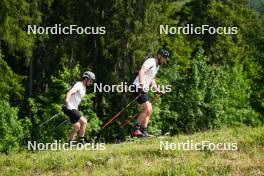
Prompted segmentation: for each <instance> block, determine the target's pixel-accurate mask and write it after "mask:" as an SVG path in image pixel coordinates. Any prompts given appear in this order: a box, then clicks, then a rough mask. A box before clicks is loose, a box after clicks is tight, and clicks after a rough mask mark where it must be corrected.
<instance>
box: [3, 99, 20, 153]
mask: <svg viewBox="0 0 264 176" xmlns="http://www.w3.org/2000/svg"><path fill="white" fill-rule="evenodd" d="M0 107H1V108H0V136H1V138H0V152H5V153H9V152H11V151H16V150H18V149H19V145H20V144H21V141H22V139H23V135H24V131H23V127H22V124H21V122H20V121H19V120H18V116H17V112H18V109H17V108H14V107H11V106H10V105H9V103H8V102H7V101H5V100H1V101H0Z"/></svg>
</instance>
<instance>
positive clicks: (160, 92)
mask: <svg viewBox="0 0 264 176" xmlns="http://www.w3.org/2000/svg"><path fill="white" fill-rule="evenodd" d="M165 93H166V92H165V91H158V92H157V94H159V95H160V96H162V95H164V94H165Z"/></svg>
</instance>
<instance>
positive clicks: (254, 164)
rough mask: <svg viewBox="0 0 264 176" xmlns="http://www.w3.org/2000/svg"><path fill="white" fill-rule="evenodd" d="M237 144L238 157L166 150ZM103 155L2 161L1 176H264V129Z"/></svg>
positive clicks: (141, 144)
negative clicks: (171, 146) (187, 145)
mask: <svg viewBox="0 0 264 176" xmlns="http://www.w3.org/2000/svg"><path fill="white" fill-rule="evenodd" d="M187 140H189V141H190V140H192V142H193V143H197V142H201V141H205V140H207V141H210V142H213V143H220V142H221V143H228V142H231V143H237V148H238V150H237V151H210V150H208V149H204V150H200V151H194V150H191V151H183V150H160V141H163V142H165V141H168V143H170V144H171V143H180V142H186V141H187ZM105 147H106V149H105V150H102V151H87V150H86V151H85V150H83V151H77V150H73V151H38V152H28V151H23V152H20V153H12V154H9V155H4V154H1V156H0V175H108V176H111V175H210V176H211V175H221V176H222V175H237V176H238V175H239V176H240V175H245V176H247V175H259V176H260V175H264V127H258V128H249V127H239V128H238V127H237V128H232V129H221V130H216V131H207V132H203V133H196V134H193V135H179V136H178V137H163V138H151V139H146V140H140V141H134V142H126V143H122V144H107V145H106V146H105Z"/></svg>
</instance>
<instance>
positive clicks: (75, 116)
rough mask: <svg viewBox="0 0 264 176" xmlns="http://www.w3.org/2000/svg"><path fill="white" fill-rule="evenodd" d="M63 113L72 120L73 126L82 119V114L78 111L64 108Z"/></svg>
mask: <svg viewBox="0 0 264 176" xmlns="http://www.w3.org/2000/svg"><path fill="white" fill-rule="evenodd" d="M62 111H63V112H64V114H66V115H67V116H68V117H69V118H70V121H71V123H72V124H75V123H76V122H78V121H79V120H80V118H81V117H82V115H81V113H80V112H79V111H78V110H76V109H72V110H70V109H67V108H66V107H64V108H62Z"/></svg>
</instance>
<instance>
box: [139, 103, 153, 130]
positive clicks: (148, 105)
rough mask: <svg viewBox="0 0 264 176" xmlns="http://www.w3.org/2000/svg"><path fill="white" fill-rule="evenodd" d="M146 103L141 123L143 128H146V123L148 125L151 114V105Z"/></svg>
mask: <svg viewBox="0 0 264 176" xmlns="http://www.w3.org/2000/svg"><path fill="white" fill-rule="evenodd" d="M146 103H147V110H146V117H145V118H144V120H143V122H142V123H141V124H142V126H143V127H144V128H147V126H148V123H149V119H150V117H151V114H152V105H151V103H150V102H149V101H147V102H146Z"/></svg>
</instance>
